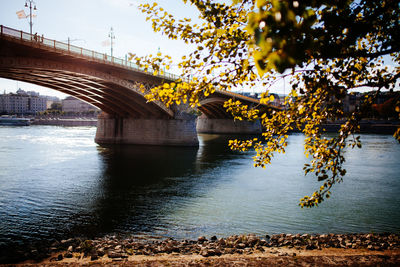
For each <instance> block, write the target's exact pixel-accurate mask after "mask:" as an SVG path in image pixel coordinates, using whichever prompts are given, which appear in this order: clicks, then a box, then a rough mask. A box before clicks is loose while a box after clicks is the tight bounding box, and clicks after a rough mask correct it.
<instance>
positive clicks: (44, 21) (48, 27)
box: [0, 0, 399, 98]
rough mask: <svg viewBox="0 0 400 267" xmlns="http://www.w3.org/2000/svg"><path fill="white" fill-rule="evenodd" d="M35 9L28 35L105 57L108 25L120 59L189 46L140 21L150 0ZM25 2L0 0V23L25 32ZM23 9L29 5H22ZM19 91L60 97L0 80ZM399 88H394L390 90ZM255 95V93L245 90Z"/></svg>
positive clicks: (65, 2)
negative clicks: (141, 7)
mask: <svg viewBox="0 0 400 267" xmlns="http://www.w3.org/2000/svg"><path fill="white" fill-rule="evenodd" d="M34 2H35V4H36V8H37V10H36V11H34V14H36V18H34V20H33V33H38V35H39V36H41V35H42V34H43V35H44V37H46V38H49V39H55V40H57V41H64V42H67V40H68V38H70V40H71V44H73V45H76V46H80V47H84V48H87V49H90V50H95V51H97V52H101V53H108V54H110V46H104V45H103V44H102V43H103V42H104V41H106V40H109V37H108V35H109V33H110V29H111V27H112V28H113V30H114V35H115V40H114V45H113V55H114V56H116V57H120V58H125V55H127V54H128V53H129V52H131V53H135V54H137V55H139V56H145V55H148V54H156V53H157V52H158V49H160V51H161V52H162V53H163V54H168V55H170V56H171V57H172V59H176V60H178V59H180V58H181V57H182V56H183V55H185V54H188V53H190V51H192V49H194V47H193V46H192V47H191V46H190V45H187V44H185V43H184V42H182V41H179V40H169V39H168V38H166V37H165V36H163V35H162V34H161V33H154V31H153V29H152V27H151V22H149V21H146V15H145V14H143V13H141V12H140V11H139V10H138V8H137V6H138V5H139V4H140V3H146V2H150V3H152V2H153V1H152V0H148V1H146V0H35V1H34ZM157 2H158V3H159V5H160V6H162V7H163V8H164V9H165V10H166V11H168V12H170V13H172V14H174V15H175V16H176V17H177V18H183V17H189V18H192V19H194V18H196V17H198V13H197V10H196V9H195V8H194V7H192V6H190V5H189V4H186V5H185V4H184V3H183V1H182V0H157ZM24 5H25V0H0V24H1V25H4V26H7V27H11V28H14V29H17V30H22V31H25V32H29V19H18V16H17V14H16V12H17V11H20V10H24V11H25V13H26V14H29V8H25V7H24ZM28 5H29V4H28ZM289 87H290V85H289V83H288V81H286V82H285V83H284V81H283V80H280V81H279V82H278V83H277V84H276V85H275V87H274V88H272V89H271V90H270V91H271V92H273V93H279V94H282V93H288V92H289V89H290V88H289ZM18 88H21V89H23V90H25V91H32V90H33V91H37V92H39V93H40V94H41V95H53V96H58V97H60V98H64V97H66V95H65V94H62V93H61V92H58V91H55V90H52V89H47V88H44V87H40V86H36V85H33V84H28V83H24V82H17V81H14V80H8V79H2V78H0V93H3V92H4V90H5V91H6V92H7V93H8V92H15V91H17V90H18ZM396 89H397V90H399V88H398V86H397V88H396ZM248 91H250V92H252V91H253V92H257V91H258V90H257V89H254V88H252V89H249V90H248Z"/></svg>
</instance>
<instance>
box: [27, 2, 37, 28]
mask: <svg viewBox="0 0 400 267" xmlns="http://www.w3.org/2000/svg"><path fill="white" fill-rule="evenodd" d="M28 3H29V26H30V30H31V31H30V33H31V35H32V25H33V22H32V15H33V14H32V4H33V10H37V9H36V3H35V1H33V0H25V7H28Z"/></svg>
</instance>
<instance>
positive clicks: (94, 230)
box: [0, 126, 400, 247]
mask: <svg viewBox="0 0 400 267" xmlns="http://www.w3.org/2000/svg"><path fill="white" fill-rule="evenodd" d="M94 133H95V128H90V127H88V128H85V127H82V128H63V127H51V126H50V127H49V126H32V127H25V128H15V127H14V128H13V127H1V128H0V136H1V137H2V138H1V139H0V247H1V246H10V245H11V244H14V243H19V244H22V243H24V242H36V241H40V242H46V241H49V242H50V241H51V240H52V239H62V238H67V237H70V236H77V235H78V236H79V235H84V236H97V235H103V234H111V233H117V234H127V235H135V236H142V235H145V236H153V237H173V238H196V237H197V236H199V235H208V236H210V235H217V236H227V235H231V234H239V233H256V234H260V235H261V234H264V233H266V232H269V233H280V232H291V233H303V232H310V233H326V232H335V233H341V232H370V231H374V232H384V231H388V232H399V231H400V211H399V209H398V207H399V206H400V194H399V193H400V172H399V167H398V159H399V158H400V146H399V145H398V144H397V143H396V142H395V141H394V139H393V138H392V137H390V136H385V135H363V136H362V139H363V141H364V145H363V149H362V150H349V151H348V152H347V153H346V154H347V163H346V164H347V167H348V175H347V176H346V177H345V182H344V183H343V184H340V185H339V186H337V187H336V188H335V189H334V190H333V191H334V192H333V197H332V199H330V200H329V201H328V202H326V203H323V205H321V206H320V208H318V209H312V210H302V209H300V208H299V207H298V206H297V204H298V201H299V199H300V198H301V197H302V196H304V195H305V194H310V193H312V192H313V190H315V189H316V188H317V187H318V183H317V182H316V179H314V178H313V177H304V175H303V172H302V169H301V165H302V164H303V163H304V162H306V161H307V159H306V158H305V156H304V154H303V151H302V149H303V145H302V141H303V136H302V135H299V134H294V135H292V136H290V138H289V143H290V145H289V147H288V150H287V153H286V155H277V156H276V157H275V158H274V160H273V164H272V165H271V166H268V168H267V169H265V170H262V169H258V168H254V167H253V165H252V161H251V156H252V155H253V154H252V153H251V152H249V153H237V152H232V151H230V150H229V149H228V147H227V141H228V139H229V137H224V136H216V135H201V136H200V147H199V148H192V147H190V148H182V147H157V146H112V147H100V146H97V145H96V144H95V143H94V142H93V136H94Z"/></svg>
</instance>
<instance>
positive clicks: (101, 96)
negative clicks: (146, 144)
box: [0, 57, 173, 118]
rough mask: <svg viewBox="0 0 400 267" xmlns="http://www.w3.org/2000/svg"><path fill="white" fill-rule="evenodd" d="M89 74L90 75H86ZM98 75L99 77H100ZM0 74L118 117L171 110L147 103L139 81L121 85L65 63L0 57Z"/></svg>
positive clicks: (164, 113)
mask: <svg viewBox="0 0 400 267" xmlns="http://www.w3.org/2000/svg"><path fill="white" fill-rule="evenodd" d="M87 72H89V73H91V74H92V75H90V74H88V73H87ZM99 76H100V77H99ZM0 77H2V78H7V79H12V80H18V81H24V82H29V83H32V84H36V85H40V86H44V87H47V88H51V89H54V90H56V91H59V92H62V93H65V94H68V95H72V96H74V97H76V98H78V99H80V100H82V101H84V102H86V103H89V104H91V105H93V106H96V107H98V108H100V109H101V110H103V111H105V112H107V113H108V114H112V115H115V116H117V117H132V118H169V117H172V116H173V112H172V111H170V110H168V109H166V108H164V109H163V108H161V107H159V106H157V105H156V104H155V103H146V100H145V98H144V96H143V95H142V94H139V93H138V92H137V91H139V90H140V88H139V85H138V84H133V83H132V84H125V86H124V85H123V84H120V83H119V82H113V81H112V80H111V81H110V80H107V79H105V78H101V73H97V75H96V74H95V73H93V72H92V71H90V70H85V69H82V68H79V69H74V67H73V66H68V64H66V63H58V62H53V61H50V60H46V61H43V60H37V59H26V58H6V57H2V58H0Z"/></svg>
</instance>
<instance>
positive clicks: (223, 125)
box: [197, 117, 262, 134]
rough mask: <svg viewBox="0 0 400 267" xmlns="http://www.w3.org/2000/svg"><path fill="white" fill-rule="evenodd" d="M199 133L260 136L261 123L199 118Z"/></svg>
mask: <svg viewBox="0 0 400 267" xmlns="http://www.w3.org/2000/svg"><path fill="white" fill-rule="evenodd" d="M197 132H198V133H213V134H260V133H261V132H262V128H261V123H260V121H235V120H233V119H209V118H205V117H199V118H197Z"/></svg>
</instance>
